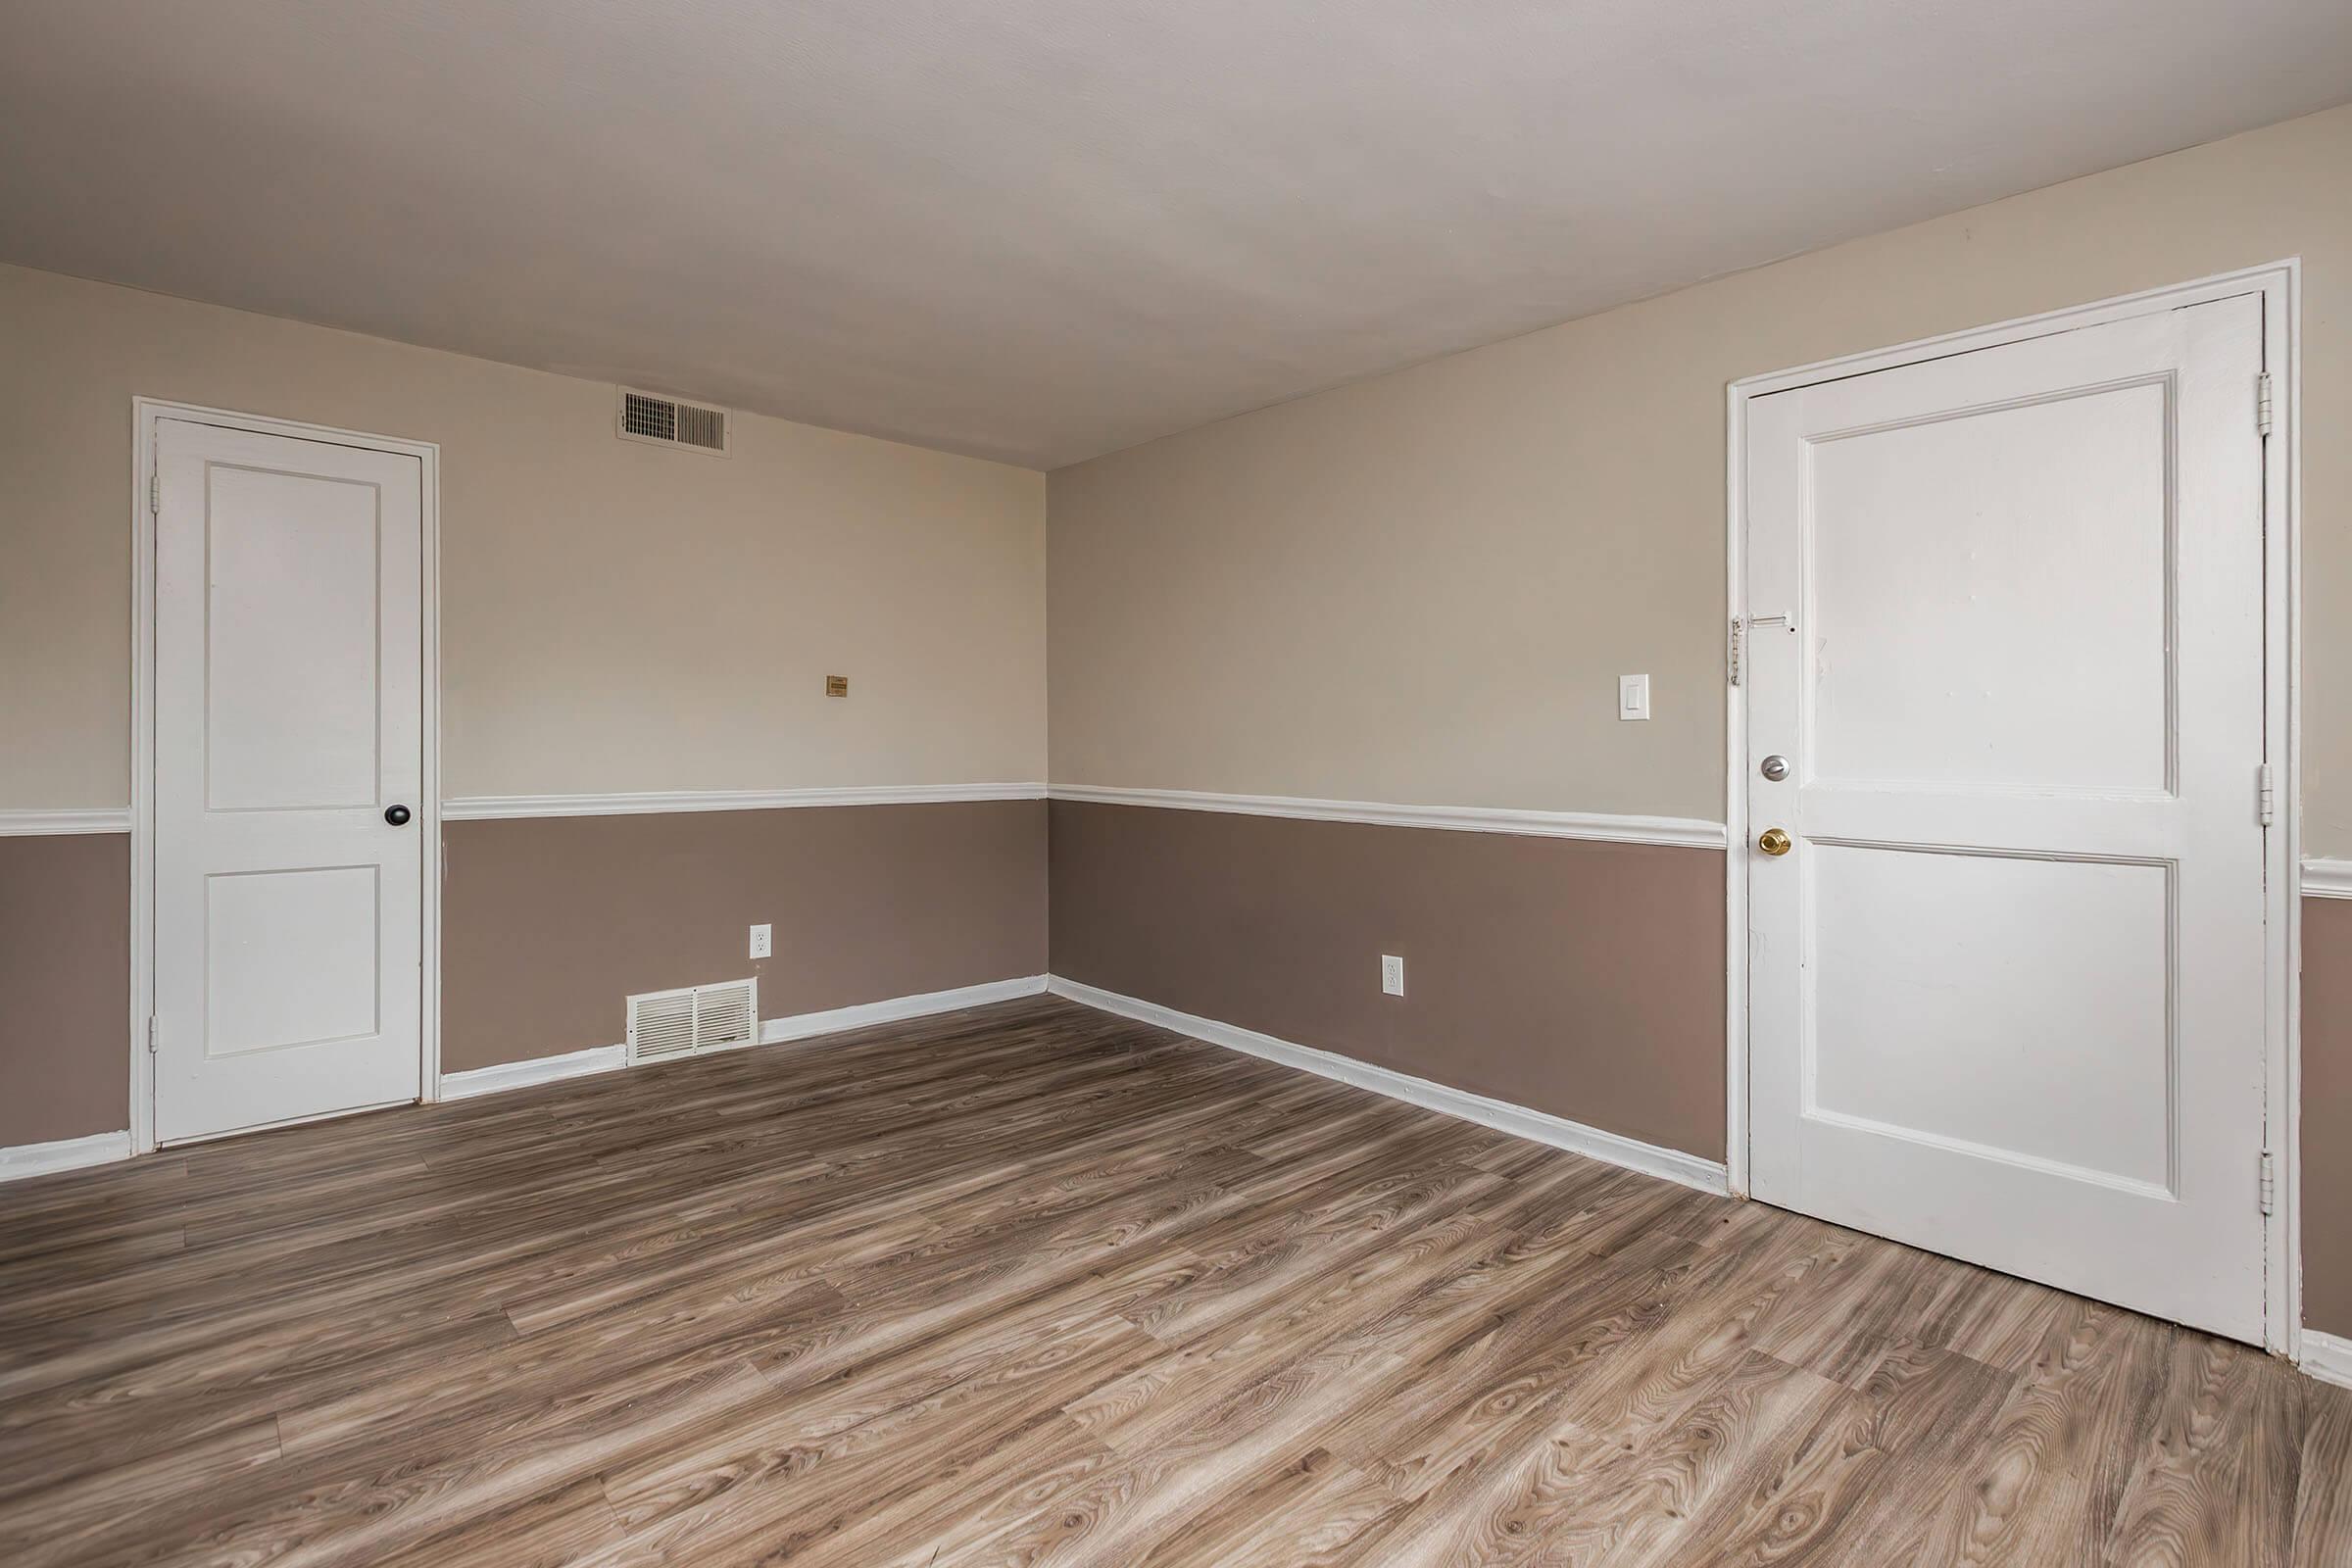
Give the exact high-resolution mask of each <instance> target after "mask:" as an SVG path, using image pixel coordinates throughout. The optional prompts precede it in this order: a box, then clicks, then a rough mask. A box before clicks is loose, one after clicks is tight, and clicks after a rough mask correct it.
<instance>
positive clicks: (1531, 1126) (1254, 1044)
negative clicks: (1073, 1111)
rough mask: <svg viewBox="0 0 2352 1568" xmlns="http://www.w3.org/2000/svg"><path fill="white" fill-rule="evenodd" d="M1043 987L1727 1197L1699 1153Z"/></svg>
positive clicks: (1715, 1167) (1135, 1005)
mask: <svg viewBox="0 0 2352 1568" xmlns="http://www.w3.org/2000/svg"><path fill="white" fill-rule="evenodd" d="M1046 989H1047V990H1048V991H1051V992H1052V993H1054V995H1055V996H1057V997H1065V998H1067V999H1068V1000H1070V1001H1072V1002H1076V1003H1081V1004H1083V1005H1086V1006H1089V1007H1095V1008H1099V1009H1101V1010H1102V1011H1103V1012H1115V1013H1117V1014H1119V1015H1120V1016H1121V1017H1125V1018H1133V1019H1135V1020H1137V1021H1138V1022H1141V1023H1149V1024H1156V1025H1158V1026H1159V1027H1160V1028H1162V1029H1172V1030H1174V1031H1175V1032H1176V1033H1178V1034H1180V1035H1190V1036H1192V1037H1193V1038H1194V1039H1195V1040H1205V1041H1207V1042H1208V1043H1209V1044H1210V1045H1212V1046H1223V1047H1225V1048H1226V1049H1228V1050H1230V1051H1240V1052H1245V1053H1247V1054H1250V1055H1252V1056H1262V1057H1264V1058H1265V1059H1266V1060H1268V1061H1276V1062H1280V1063H1282V1065H1284V1066H1286V1067H1297V1068H1299V1069H1301V1070H1303V1071H1306V1072H1311V1073H1314V1074H1316V1075H1317V1076H1319V1077H1323V1078H1335V1079H1337V1080H1339V1081H1340V1082H1341V1083H1345V1084H1353V1085H1354V1086H1355V1087H1356V1088H1358V1089H1369V1090H1370V1091H1372V1092H1373V1093H1374V1094H1376V1095H1386V1096H1388V1097H1389V1098H1390V1099H1391V1100H1401V1101H1404V1102H1405V1103H1408V1104H1414V1105H1420V1106H1422V1107H1423V1108H1425V1109H1428V1110H1435V1111H1442V1112H1444V1113H1445V1114H1446V1115H1448V1116H1459V1117H1461V1118H1462V1119H1463V1120H1464V1121H1474V1122H1477V1123H1478V1124H1479V1125H1481V1126H1483V1127H1492V1128H1494V1129H1495V1131H1496V1132H1503V1133H1509V1134H1511V1135H1512V1136H1513V1137H1515V1138H1525V1139H1528V1140H1531V1141H1532V1142H1535V1143H1539V1144H1549V1145H1550V1146H1551V1147H1552V1148H1554V1149H1565V1150H1569V1151H1572V1152H1576V1153H1579V1154H1589V1155H1591V1156H1592V1157H1593V1158H1594V1159H1600V1160H1606V1161H1608V1162H1609V1163H1610V1164H1612V1165H1622V1166H1624V1167H1625V1168H1626V1169H1628V1170H1637V1171H1640V1172H1642V1174H1643V1175H1645V1176H1658V1177H1663V1178H1664V1179H1665V1180H1667V1181H1670V1182H1680V1183H1682V1185H1684V1186H1685V1187H1695V1188H1697V1189H1698V1190H1699V1191H1700V1192H1702V1193H1716V1194H1726V1193H1729V1192H1730V1191H1731V1181H1730V1178H1729V1176H1728V1175H1727V1174H1726V1172H1725V1170H1724V1167H1723V1165H1722V1163H1721V1162H1720V1161H1718V1160H1712V1159H1701V1158H1699V1157H1698V1156H1697V1155H1696V1154H1686V1153H1684V1152H1682V1151H1680V1150H1676V1149H1661V1148H1659V1147H1658V1146H1657V1145H1655V1144H1645V1143H1642V1141H1641V1140H1639V1139H1635V1138H1626V1137H1623V1136H1621V1135H1619V1134H1617V1133H1609V1132H1603V1131H1601V1130H1600V1129H1599V1128H1597V1127H1588V1126H1586V1125H1585V1124H1584V1123H1582V1122H1574V1121H1570V1120H1568V1119H1567V1118H1566V1117H1564V1116H1554V1115H1551V1114H1549V1113H1547V1112H1544V1111H1541V1110H1530V1109H1528V1108H1527V1107H1526V1106H1524V1105H1514V1104H1511V1103H1509V1102H1507V1101H1501V1100H1489V1099H1488V1098H1487V1097H1486V1096H1484V1095H1474V1094H1471V1093H1470V1092H1469V1091H1467V1090H1463V1089H1449V1088H1447V1087H1446V1085H1444V1084H1436V1083H1431V1082H1430V1081H1429V1080H1428V1079H1426V1078H1415V1077H1413V1076H1412V1075H1411V1074H1409V1073H1401V1072H1397V1071H1395V1070H1393V1069H1391V1068H1388V1067H1375V1066H1372V1065H1371V1064H1370V1063H1368V1062H1361V1061H1357V1060H1355V1059H1354V1058H1352V1057H1349V1056H1342V1055H1339V1054H1335V1053H1333V1052H1329V1051H1318V1050H1316V1049H1315V1048H1314V1047H1312V1046H1299V1045H1293V1044H1292V1043H1291V1042H1290V1041H1288V1040H1277V1039H1275V1038H1274V1037H1273V1036H1272V1035H1261V1034H1259V1033H1258V1032H1257V1031H1256V1030H1254V1029H1241V1028H1237V1027H1235V1026H1234V1025H1232V1024H1229V1023H1219V1022H1217V1021H1216V1020H1215V1019H1213V1018H1201V1017H1196V1016H1194V1015H1193V1014H1192V1013H1189V1012H1178V1011H1177V1010H1176V1009H1175V1008H1173V1007H1163V1006H1161V1005H1159V1004H1158V1003H1156V1002H1144V1001H1141V1000H1139V999H1137V998H1135V997H1124V996H1121V995H1119V994H1118V993H1117V992H1115V991H1103V990H1102V989H1100V988H1098V987H1095V986H1090V985H1085V984H1082V983H1081V982H1079V981H1076V980H1065V979H1063V978H1062V977H1061V976H1059V975H1054V976H1052V977H1051V978H1049V979H1048V980H1047V982H1046Z"/></svg>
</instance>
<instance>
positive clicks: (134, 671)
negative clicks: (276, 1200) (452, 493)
mask: <svg viewBox="0 0 2352 1568" xmlns="http://www.w3.org/2000/svg"><path fill="white" fill-rule="evenodd" d="M130 419H131V432H132V433H131V459H130V461H131V475H130V478H131V484H130V537H131V552H130V560H131V622H130V623H131V659H130V1152H132V1153H133V1154H144V1153H147V1152H151V1151H153V1150H154V1149H155V1147H156V1138H155V1058H154V1056H153V1055H152V1054H150V1053H149V1051H148V1049H147V1046H148V1032H149V1020H150V1019H151V1018H152V1016H153V1014H154V1011H155V514H154V513H153V512H151V511H149V510H148V499H149V496H150V495H151V493H152V491H151V489H150V487H151V486H152V485H153V484H154V482H155V427H156V423H157V421H159V420H162V419H184V420H187V421H189V422H191V423H195V424H214V425H220V426H222V427H223V428H226V429H231V430H247V431H252V432H254V433H255V434H258V435H277V436H287V437H290V438H292V439H294V440H298V441H322V442H327V443H329V444H332V445H335V446H346V447H360V448H363V449H365V450H368V451H371V452H390V453H396V454H399V455H402V456H405V457H413V458H416V459H417V461H418V462H419V463H420V464H421V465H422V467H423V472H422V474H421V476H420V482H419V485H418V492H419V500H420V503H421V506H422V511H423V516H422V518H421V519H420V521H421V531H420V532H421V544H422V551H423V557H424V559H423V562H422V569H421V571H420V573H419V576H418V588H417V592H418V595H419V599H420V603H419V604H418V606H417V612H418V615H419V621H418V625H419V630H420V641H421V643H422V645H423V646H422V649H421V655H422V662H423V670H422V676H421V685H422V695H423V701H424V712H423V721H422V725H421V731H420V733H421V737H422V741H423V750H424V757H423V765H424V771H423V783H422V786H421V788H420V790H419V795H420V799H419V800H418V801H417V819H418V825H419V828H420V830H421V831H422V833H423V835H424V842H425V852H424V855H423V856H422V862H423V864H422V875H423V879H424V886H423V889H422V894H423V899H422V904H421V921H420V924H421V929H420V930H419V932H418V939H419V947H418V950H417V956H418V959H419V974H418V985H419V991H420V995H419V998H418V1005H417V1037H418V1039H417V1045H418V1054H419V1061H418V1076H417V1098H418V1099H419V1100H420V1101H421V1102H423V1103H426V1104H431V1103H434V1102H435V1101H438V1100H439V1099H440V1098H441V448H440V447H439V446H438V445H437V444H435V443H433V442H430V441H407V440H402V439H400V438H398V437H394V436H382V435H371V434H368V433H367V432H365V431H359V430H343V429H338V428H335V427H334V426H331V425H323V424H311V423H308V422H306V421H304V420H300V419H280V418H274V417H270V416H268V415H260V414H239V413H235V412H233V411H230V410H227V409H211V408H205V407H203V406H202V405H199V404H193V403H173V402H169V401H166V400H163V399H159V398H145V397H134V398H132V399H131V400H130Z"/></svg>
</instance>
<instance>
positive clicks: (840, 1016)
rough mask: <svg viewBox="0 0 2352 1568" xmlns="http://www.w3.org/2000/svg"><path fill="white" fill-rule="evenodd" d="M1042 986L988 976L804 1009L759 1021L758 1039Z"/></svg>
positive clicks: (855, 1024)
mask: <svg viewBox="0 0 2352 1568" xmlns="http://www.w3.org/2000/svg"><path fill="white" fill-rule="evenodd" d="M1045 989H1046V977H1045V976H1044V975H1042V974H1031V975H1023V976H1021V977H1020V978H1019V979H1017V980H991V981H988V982H986V983H985V984H982V985H976V986H957V987H956V989H955V990H953V991H925V992H921V993H919V994H917V995H915V996H911V997H892V998H891V999H890V1000H889V1001H887V1002H861V1003H859V1004H858V1005H856V1006H854V1007H834V1008H831V1009H829V1010H827V1011H824V1012H804V1013H799V1014H796V1015H795V1016H793V1017H790V1018H769V1019H766V1020H765V1021H763V1022H762V1023H761V1024H760V1044H761V1045H763V1046H773V1045H780V1044H782V1043H783V1042H785V1041H787V1040H807V1039H809V1037H810V1036H812V1035H837V1034H840V1033H842V1032H844V1031H845V1030H850V1029H865V1028H870V1027H872V1026H873V1025H875V1024H878V1023H897V1022H899V1021H901V1020H902V1019H906V1018H927V1017H929V1016H931V1014H933V1013H935V1012H956V1011H958V1010H959V1009H961V1008H964V1007H985V1006H987V1005H989V1004H990V1003H993V1002H1011V1001H1014V1000H1016V999H1017V998H1020V997H1035V996H1042V995H1044V993H1045Z"/></svg>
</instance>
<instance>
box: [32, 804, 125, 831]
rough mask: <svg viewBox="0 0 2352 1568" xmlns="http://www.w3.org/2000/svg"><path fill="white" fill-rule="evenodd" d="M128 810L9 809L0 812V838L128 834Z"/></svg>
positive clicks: (100, 808) (112, 808) (122, 807)
mask: <svg viewBox="0 0 2352 1568" xmlns="http://www.w3.org/2000/svg"><path fill="white" fill-rule="evenodd" d="M129 831H130V808H129V807H127V806H102V807H99V808H97V809H94V810H79V809H73V808H68V807H38V808H32V807H12V808H10V809H6V810H0V838H47V837H49V836H51V835H53V834H58V833H127V832H129Z"/></svg>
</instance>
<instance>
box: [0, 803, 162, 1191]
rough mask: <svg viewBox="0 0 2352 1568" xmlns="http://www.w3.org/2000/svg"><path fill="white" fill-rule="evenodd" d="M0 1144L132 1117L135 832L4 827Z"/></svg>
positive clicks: (0, 847)
mask: <svg viewBox="0 0 2352 1568" xmlns="http://www.w3.org/2000/svg"><path fill="white" fill-rule="evenodd" d="M0 999H4V1002H5V1005H0V1149H6V1148H11V1147H13V1146H16V1145H20V1144H46V1143H51V1142H54V1141H56V1140H58V1139H62V1138H85V1137H87V1136H89V1135H90V1134H92V1133H111V1132H120V1131H121V1130H122V1129H123V1128H125V1127H127V1126H129V1125H130V1027H129V1019H130V835H129V834H127V833H86V834H85V833H76V834H65V835H58V836H54V837H51V836H39V837H32V836H25V837H14V836H0Z"/></svg>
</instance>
